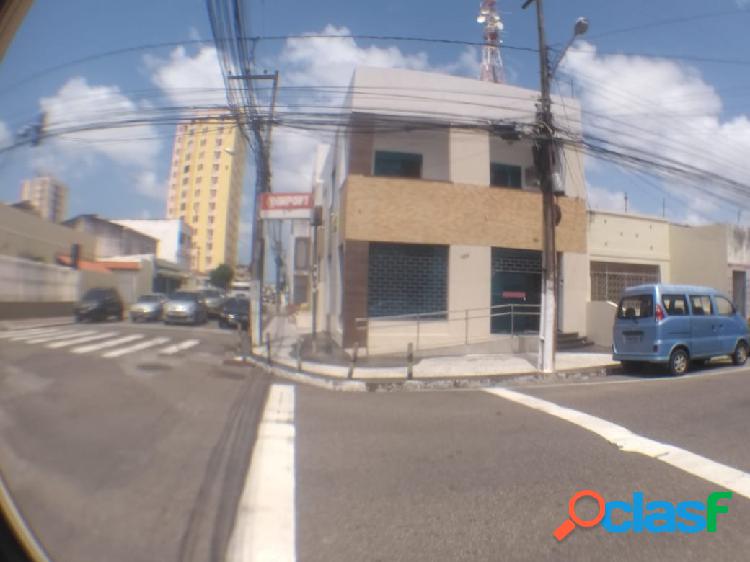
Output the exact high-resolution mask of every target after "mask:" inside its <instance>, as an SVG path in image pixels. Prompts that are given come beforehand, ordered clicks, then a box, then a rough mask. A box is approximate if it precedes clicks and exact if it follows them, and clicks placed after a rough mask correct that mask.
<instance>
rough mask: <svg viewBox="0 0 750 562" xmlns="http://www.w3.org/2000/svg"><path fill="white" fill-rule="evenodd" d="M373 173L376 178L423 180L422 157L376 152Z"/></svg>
mask: <svg viewBox="0 0 750 562" xmlns="http://www.w3.org/2000/svg"><path fill="white" fill-rule="evenodd" d="M373 172H374V174H375V175H376V176H386V177H398V178H421V177H422V155H421V154H411V153H408V152H387V151H384V150H378V151H377V152H375V166H374V169H373Z"/></svg>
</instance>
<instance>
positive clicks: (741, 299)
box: [732, 271, 747, 318]
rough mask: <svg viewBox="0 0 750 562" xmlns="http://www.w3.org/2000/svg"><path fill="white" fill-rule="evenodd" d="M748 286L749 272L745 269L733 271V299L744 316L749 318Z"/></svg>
mask: <svg viewBox="0 0 750 562" xmlns="http://www.w3.org/2000/svg"><path fill="white" fill-rule="evenodd" d="M746 287H747V272H745V271H733V272H732V299H733V300H734V305H735V306H736V307H737V310H738V311H739V312H740V314H742V317H743V318H747V309H746V300H745V299H746V298H747V293H746V289H745V288H746Z"/></svg>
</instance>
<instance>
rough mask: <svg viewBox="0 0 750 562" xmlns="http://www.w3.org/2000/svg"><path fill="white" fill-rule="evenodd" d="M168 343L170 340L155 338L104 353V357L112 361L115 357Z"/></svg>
mask: <svg viewBox="0 0 750 562" xmlns="http://www.w3.org/2000/svg"><path fill="white" fill-rule="evenodd" d="M168 341H169V338H154V339H152V340H146V341H142V342H140V343H137V344H135V345H131V346H129V347H123V348H122V349H115V350H114V351H108V352H107V353H103V354H102V357H106V358H107V359H111V358H113V357H120V356H122V355H127V354H128V353H133V352H135V351H140V350H142V349H148V348H149V347H154V346H155V345H161V344H163V343H167V342H168Z"/></svg>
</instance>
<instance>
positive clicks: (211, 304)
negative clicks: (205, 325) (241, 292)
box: [201, 289, 227, 318]
mask: <svg viewBox="0 0 750 562" xmlns="http://www.w3.org/2000/svg"><path fill="white" fill-rule="evenodd" d="M201 293H203V298H204V299H205V300H206V308H207V309H208V315H209V316H210V317H215V318H218V317H219V316H220V315H221V309H222V308H223V307H224V302H225V301H226V300H227V299H226V297H225V296H224V293H222V292H221V291H219V290H216V289H204V290H203V291H201Z"/></svg>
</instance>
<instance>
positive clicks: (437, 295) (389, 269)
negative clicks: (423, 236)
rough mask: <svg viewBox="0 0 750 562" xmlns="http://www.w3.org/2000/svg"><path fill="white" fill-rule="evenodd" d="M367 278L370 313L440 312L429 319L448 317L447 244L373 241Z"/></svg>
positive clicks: (368, 312)
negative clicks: (446, 315) (429, 244)
mask: <svg viewBox="0 0 750 562" xmlns="http://www.w3.org/2000/svg"><path fill="white" fill-rule="evenodd" d="M367 278H368V287H367V315H368V316H370V317H377V316H391V315H398V314H425V313H439V314H434V315H433V314H431V315H430V317H429V318H430V319H438V318H445V310H446V309H447V308H448V246H428V245H418V244H387V243H381V242H373V243H371V244H370V257H369V266H368V276H367ZM441 313H442V314H441Z"/></svg>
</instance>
